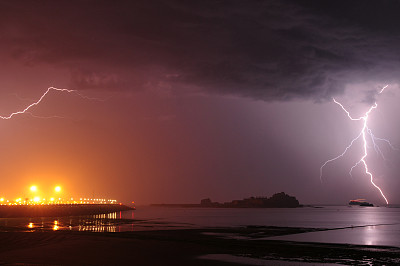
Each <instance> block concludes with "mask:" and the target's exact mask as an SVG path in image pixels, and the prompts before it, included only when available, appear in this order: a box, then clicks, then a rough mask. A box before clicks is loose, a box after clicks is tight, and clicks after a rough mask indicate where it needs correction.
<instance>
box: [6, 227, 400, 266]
mask: <svg viewBox="0 0 400 266" xmlns="http://www.w3.org/2000/svg"><path fill="white" fill-rule="evenodd" d="M307 230H313V229H301V228H279V227H256V228H255V227H247V228H216V229H211V228H204V229H184V230H160V231H140V232H123V233H94V232H76V231H56V232H0V265H236V264H237V263H242V264H247V265H303V264H304V263H305V262H307V264H306V265H308V264H309V265H321V264H320V263H336V264H344V265H383V264H385V265H396V264H399V263H400V259H399V257H400V249H399V248H393V247H376V246H375V247H371V246H368V247H367V246H356V245H337V244H322V243H317V244H315V243H299V242H287V241H272V240H264V239H260V238H265V236H274V235H275V236H276V235H283V234H292V233H299V232H304V231H307ZM232 258H233V259H232ZM235 258H236V259H235ZM278 262H279V263H278ZM322 265H323V264H322Z"/></svg>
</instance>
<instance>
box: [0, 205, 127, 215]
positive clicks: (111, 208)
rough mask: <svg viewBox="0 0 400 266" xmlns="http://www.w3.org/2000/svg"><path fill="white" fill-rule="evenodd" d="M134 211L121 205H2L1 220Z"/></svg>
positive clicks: (0, 210)
mask: <svg viewBox="0 0 400 266" xmlns="http://www.w3.org/2000/svg"><path fill="white" fill-rule="evenodd" d="M126 210H133V208H131V207H128V206H126V205H120V204H49V205H0V218H29V217H55V216H59V217H63V216H80V215H94V214H104V213H110V212H119V211H126Z"/></svg>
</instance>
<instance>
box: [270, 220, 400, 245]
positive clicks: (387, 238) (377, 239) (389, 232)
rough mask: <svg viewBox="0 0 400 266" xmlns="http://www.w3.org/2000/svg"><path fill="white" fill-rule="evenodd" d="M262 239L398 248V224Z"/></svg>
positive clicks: (399, 225)
mask: <svg viewBox="0 0 400 266" xmlns="http://www.w3.org/2000/svg"><path fill="white" fill-rule="evenodd" d="M262 239H264V240H284V241H298V242H318V243H333V244H353V245H368V246H371V245H374V246H393V247H400V224H391V225H370V226H362V227H353V228H343V229H337V230H335V229H331V230H326V231H317V232H308V233H300V234H293V235H286V236H276V237H267V238H262Z"/></svg>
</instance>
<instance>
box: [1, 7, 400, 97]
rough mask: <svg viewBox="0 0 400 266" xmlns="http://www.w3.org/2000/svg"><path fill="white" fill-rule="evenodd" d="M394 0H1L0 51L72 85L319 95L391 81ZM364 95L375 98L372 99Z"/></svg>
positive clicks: (399, 42) (394, 67)
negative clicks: (66, 72)
mask: <svg viewBox="0 0 400 266" xmlns="http://www.w3.org/2000/svg"><path fill="white" fill-rule="evenodd" d="M398 5H399V4H398V3H397V2H394V1H391V2H389V1H383V2H381V1H380V2H377V1H376V2H368V3H366V2H365V1H352V2H350V3H349V2H348V1H331V2H327V1H293V2H292V1H287V2H285V1H199V2H193V1H162V0H157V1H2V2H1V3H0V34H1V37H0V38H1V43H2V44H1V46H2V50H3V51H5V52H7V53H9V54H11V55H12V57H13V58H14V59H15V60H19V61H21V62H24V63H25V64H27V65H37V64H42V63H46V64H52V65H54V66H56V67H67V68H69V69H70V70H71V83H72V86H73V87H74V88H77V89H88V88H99V89H115V90H127V89H131V90H139V89H143V88H148V87H152V88H155V87H158V88H159V89H160V90H162V89H166V90H170V91H174V92H175V93H178V92H185V91H190V92H192V91H201V92H206V93H217V94H231V95H239V96H245V97H252V98H256V99H263V100H286V99H292V98H311V99H314V100H323V99H325V98H327V97H331V96H333V95H336V94H340V93H341V92H343V90H344V87H345V85H346V84H348V83H355V82H365V81H375V82H385V81H386V82H395V81H396V79H397V77H398V76H399V75H398V74H399V72H400V71H399V69H398V68H397V62H398V60H399V48H398V47H400V40H399V36H400V35H399V33H400V30H399V27H398V26H399V25H400V19H398V16H397V15H396V14H395V11H394V10H398V9H396V6H398ZM368 97H369V98H368V99H369V100H371V99H373V98H374V96H373V95H369V96H368Z"/></svg>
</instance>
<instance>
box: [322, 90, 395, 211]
mask: <svg viewBox="0 0 400 266" xmlns="http://www.w3.org/2000/svg"><path fill="white" fill-rule="evenodd" d="M387 87H388V85H386V86H384V87H383V88H382V89H381V90H380V91H379V94H381V93H383V91H384V90H385V89H386V88H387ZM333 102H334V103H336V104H337V105H339V106H340V107H341V108H342V110H343V111H344V112H345V113H346V114H347V117H348V118H349V119H350V120H352V121H362V123H363V126H362V128H361V131H360V133H359V134H358V135H357V136H356V137H355V138H354V139H353V140H352V141H351V142H350V144H349V145H348V146H347V147H346V148H345V149H344V151H343V152H342V153H341V154H339V155H338V156H336V157H334V158H332V159H329V160H327V161H326V162H325V163H324V164H322V166H321V168H320V179H321V181H322V170H323V168H324V167H325V166H326V165H327V164H328V163H330V162H333V161H336V160H337V159H340V158H341V157H343V156H344V155H345V154H346V153H347V151H348V150H349V149H350V148H351V147H352V146H353V144H354V143H355V142H356V141H358V140H359V139H361V140H362V144H363V145H362V156H361V158H360V159H359V160H358V161H357V162H356V163H355V164H354V165H353V166H352V167H351V169H350V171H349V174H350V175H352V171H353V169H354V168H355V167H357V166H358V165H362V166H363V167H364V172H365V174H366V175H367V176H369V179H370V182H371V184H372V185H373V186H374V187H375V188H376V189H377V190H378V191H379V193H380V194H381V196H382V197H383V199H384V200H385V202H386V204H389V201H388V199H387V198H386V196H385V194H384V193H383V191H382V189H381V188H380V187H379V186H378V185H376V184H375V182H374V177H373V174H372V173H371V172H370V170H369V168H368V164H367V161H366V158H367V156H368V141H367V135H368V136H370V139H371V142H372V146H373V147H374V149H375V151H376V152H377V153H378V154H380V155H381V156H382V158H383V159H385V157H384V155H383V153H382V151H381V149H380V148H379V145H378V144H377V142H376V141H384V142H386V143H387V144H388V145H389V146H390V147H391V148H392V149H395V148H394V147H393V145H392V144H391V143H390V142H389V141H388V140H386V139H381V138H377V137H375V135H374V134H373V133H372V131H371V129H370V128H368V118H369V115H370V113H371V112H372V111H373V110H374V109H376V108H377V107H378V104H377V103H376V102H375V103H374V104H373V105H372V106H371V107H370V108H369V109H368V111H367V112H365V114H364V115H363V116H360V117H358V118H354V117H352V116H351V115H350V112H349V111H347V110H346V108H345V107H344V106H343V105H342V104H341V103H340V102H338V101H336V100H335V99H333Z"/></svg>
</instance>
